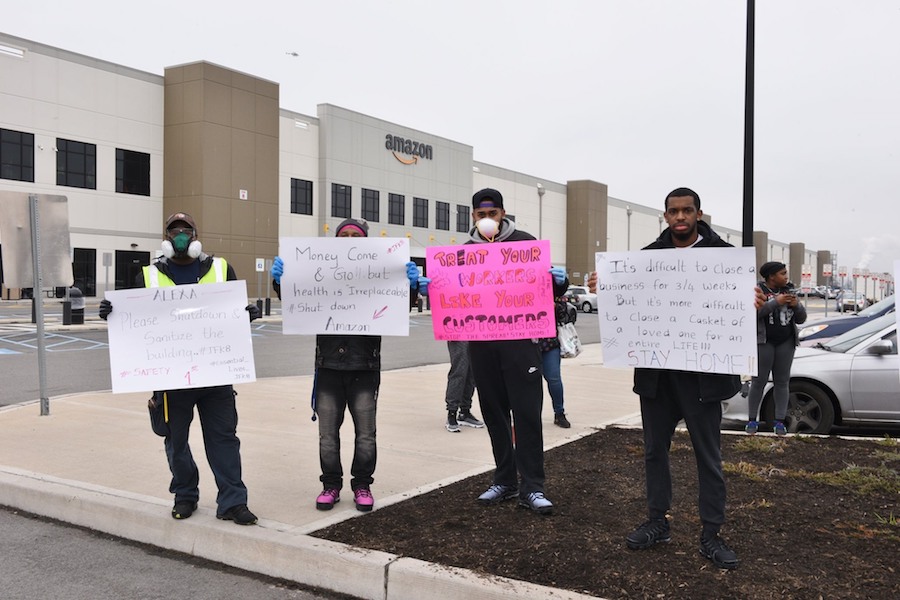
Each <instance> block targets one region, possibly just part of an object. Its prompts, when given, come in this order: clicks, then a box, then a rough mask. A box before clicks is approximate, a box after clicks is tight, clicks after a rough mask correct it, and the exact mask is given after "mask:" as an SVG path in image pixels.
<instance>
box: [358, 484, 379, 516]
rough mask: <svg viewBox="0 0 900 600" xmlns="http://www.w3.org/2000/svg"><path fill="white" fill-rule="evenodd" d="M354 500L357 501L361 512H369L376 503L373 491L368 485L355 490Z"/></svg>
mask: <svg viewBox="0 0 900 600" xmlns="http://www.w3.org/2000/svg"><path fill="white" fill-rule="evenodd" d="M353 500H354V502H356V510H358V511H361V512H369V511H370V510H372V506H374V505H375V498H374V497H372V491H371V490H370V489H369V488H367V487H361V488H359V489H358V490H353Z"/></svg>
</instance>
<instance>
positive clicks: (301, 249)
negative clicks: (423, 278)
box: [279, 237, 411, 336]
mask: <svg viewBox="0 0 900 600" xmlns="http://www.w3.org/2000/svg"><path fill="white" fill-rule="evenodd" d="M279 246H280V248H279V256H281V259H282V260H283V261H284V275H282V277H281V312H282V318H283V332H284V333H286V334H301V335H302V334H331V335H399V336H405V335H409V308H410V307H409V295H410V293H411V290H410V287H409V279H408V278H407V275H406V263H407V262H409V240H408V239H406V238H388V237H372V238H368V237H351V238H281V241H280V245H279Z"/></svg>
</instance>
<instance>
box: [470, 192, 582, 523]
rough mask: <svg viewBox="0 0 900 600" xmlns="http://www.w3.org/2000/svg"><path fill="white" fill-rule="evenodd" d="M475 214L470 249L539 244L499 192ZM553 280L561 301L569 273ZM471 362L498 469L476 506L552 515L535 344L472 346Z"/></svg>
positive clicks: (482, 195)
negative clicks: (505, 505) (509, 505)
mask: <svg viewBox="0 0 900 600" xmlns="http://www.w3.org/2000/svg"><path fill="white" fill-rule="evenodd" d="M472 209H473V210H472V219H473V222H474V223H475V227H473V228H472V229H471V231H470V232H469V241H467V242H466V243H467V244H491V243H503V242H517V241H524V240H534V239H535V238H534V236H533V235H531V234H530V233H526V232H524V231H522V230H521V229H516V224H515V222H514V221H512V220H510V219H507V218H506V211H505V210H504V209H503V195H502V194H501V193H500V192H499V191H497V190H494V189H491V188H485V189H483V190H481V191H479V192H476V193H475V195H474V196H472ZM550 274H551V278H552V285H553V295H554V296H561V295H562V294H564V293H565V291H566V286H565V285H564V284H565V280H566V272H565V270H564V269H562V268H561V267H552V268H551V269H550ZM469 358H470V359H471V364H472V373H473V374H474V375H475V386H476V387H477V388H478V402H479V403H480V405H481V415H482V416H483V417H484V423H485V425H487V429H488V434H489V435H490V438H491V449H492V451H493V454H494V462H495V464H496V465H497V468H496V470H495V471H494V477H493V483H492V484H491V486H490V487H489V488H488V489H487V490H486V491H485V492H484V493H483V494H481V495H480V496H479V497H478V500H477V501H478V503H479V504H484V505H492V504H498V503H500V502H504V501H506V500H512V499H514V498H518V502H519V506H522V507H524V508H529V509H531V510H532V511H534V512H536V513H538V514H542V515H546V514H550V513H551V512H553V503H552V502H550V500H549V499H547V497H546V496H545V495H544V435H543V428H542V425H541V405H542V404H543V400H544V385H543V382H542V380H541V362H542V361H541V351H540V348H539V347H538V345H537V343H536V340H530V339H516V340H497V341H471V342H469ZM513 423H515V441H514V440H513V429H512V427H513ZM520 477H521V483H520V482H519V478H520Z"/></svg>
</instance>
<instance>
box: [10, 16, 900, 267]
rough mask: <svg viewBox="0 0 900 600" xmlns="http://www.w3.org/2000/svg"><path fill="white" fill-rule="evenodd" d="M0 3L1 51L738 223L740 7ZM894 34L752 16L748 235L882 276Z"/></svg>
mask: <svg viewBox="0 0 900 600" xmlns="http://www.w3.org/2000/svg"><path fill="white" fill-rule="evenodd" d="M3 4H5V5H14V8H9V6H7V10H4V11H3V20H2V22H0V31H3V32H5V33H8V34H12V35H16V36H19V37H24V38H27V39H31V40H34V41H37V42H41V43H44V44H48V45H51V46H56V47H59V48H62V49H65V50H70V51H74V52H78V53H81V54H85V55H88V56H92V57H97V58H102V59H104V60H108V61H111V62H115V63H118V64H122V65H125V66H129V67H133V68H137V69H141V70H144V71H148V72H151V73H156V74H159V75H162V73H163V69H164V68H165V67H167V66H173V65H178V64H183V63H188V62H194V61H198V60H207V61H210V62H214V63H217V64H220V65H223V66H226V67H229V68H232V69H236V70H239V71H243V72H246V73H249V74H252V75H256V76H259V77H263V78H265V79H269V80H272V81H275V82H277V83H279V84H280V86H281V102H280V103H281V107H282V108H285V109H288V110H292V111H296V112H301V113H305V114H308V115H313V116H315V115H316V105H317V104H320V103H330V104H335V105H338V106H341V107H344V108H348V109H351V110H355V111H359V112H361V113H365V114H367V115H370V116H373V117H377V118H381V119H385V120H388V121H392V122H395V123H398V124H400V125H404V126H408V127H411V128H414V129H419V130H422V131H425V132H428V133H432V134H436V135H440V136H443V137H446V138H449V139H452V140H455V141H458V142H461V143H464V144H469V145H472V146H473V147H474V152H475V159H476V160H478V161H482V162H486V163H490V164H494V165H497V166H501V167H505V168H509V169H513V170H516V171H521V172H524V173H528V174H530V175H534V176H535V177H537V178H542V179H547V180H551V181H557V182H561V183H564V182H566V181H567V180H570V179H593V180H596V181H601V182H603V183H606V184H607V185H608V186H609V193H610V195H611V196H614V197H616V198H620V199H622V200H625V201H628V202H634V203H636V204H643V205H647V206H652V207H656V206H661V205H662V202H663V199H664V196H665V194H666V193H667V192H668V191H670V190H671V189H673V188H675V187H678V186H682V185H683V186H688V187H691V188H693V189H694V190H696V191H697V192H698V194H699V195H700V197H701V199H702V200H703V209H704V210H705V211H706V212H708V213H710V214H711V215H712V217H713V225H714V227H715V225H717V224H718V225H721V226H725V227H730V228H733V229H742V226H743V222H742V202H743V144H744V141H743V131H744V67H745V52H744V49H745V32H746V3H745V1H744V0H677V1H676V0H577V1H576V0H572V1H569V0H556V1H555V2H548V1H546V0H504V1H498V0H480V1H474V0H452V1H446V2H429V1H427V0H417V1H413V0H397V1H387V0H368V1H366V0H353V1H340V0H331V1H327V2H322V1H321V0H319V1H316V2H303V1H302V0H293V1H288V0H282V1H269V0H257V1H255V2H253V3H252V4H244V3H241V4H237V3H230V2H222V1H221V0H219V1H217V2H211V1H207V0H179V1H177V2H175V1H171V0H156V1H154V2H141V3H132V2H121V0H116V1H107V0H86V1H82V2H72V1H71V0H34V1H32V2H11V1H10V0H4V1H3ZM232 5H234V6H238V7H239V8H236V9H232V8H230V7H231V6H232ZM249 6H252V7H253V11H252V14H251V11H249V10H245V8H246V7H249ZM179 21H180V23H178V22H179ZM172 24H175V26H174V27H172V26H171V25H172ZM898 32H900V0H855V1H848V0H757V1H756V103H755V107H756V136H755V143H756V153H755V163H756V168H755V177H754V182H755V215H754V229H756V230H765V231H768V232H769V237H770V239H773V240H777V241H780V242H794V241H802V242H805V243H806V247H807V250H820V249H828V250H832V251H835V252H837V253H838V261H837V263H838V265H847V266H848V267H851V268H852V267H855V266H863V267H868V268H869V269H871V270H873V271H889V272H890V271H892V270H893V261H894V259H895V258H900V232H898V230H897V228H898V225H900V218H898V216H900V208H898V205H900V193H898V190H900V75H898V74H900V34H898ZM291 53H296V54H297V56H293V55H292V54H291ZM649 241H650V240H647V242H649Z"/></svg>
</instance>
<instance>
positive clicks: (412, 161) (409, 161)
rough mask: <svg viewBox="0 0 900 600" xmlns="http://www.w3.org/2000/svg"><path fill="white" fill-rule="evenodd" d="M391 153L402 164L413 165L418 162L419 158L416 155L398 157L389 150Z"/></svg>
mask: <svg viewBox="0 0 900 600" xmlns="http://www.w3.org/2000/svg"><path fill="white" fill-rule="evenodd" d="M391 154H393V155H394V158H396V159H397V160H399V161H400V162H402V163H403V164H404V165H414V164H416V163H417V162H419V158H418V157H417V156H413V157H412V158H400V157H399V156H397V153H396V152H394V151H393V150H391Z"/></svg>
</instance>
